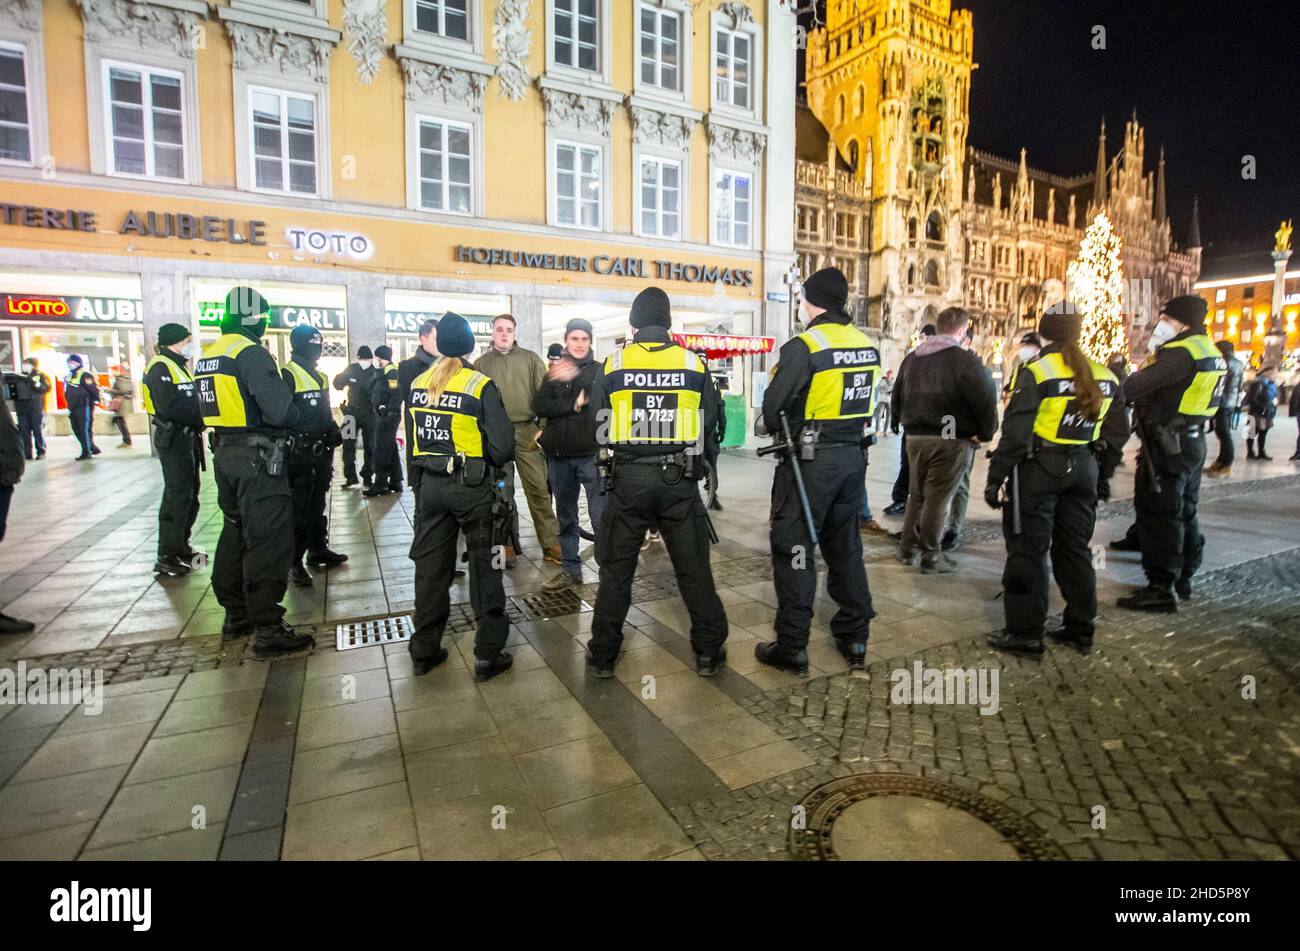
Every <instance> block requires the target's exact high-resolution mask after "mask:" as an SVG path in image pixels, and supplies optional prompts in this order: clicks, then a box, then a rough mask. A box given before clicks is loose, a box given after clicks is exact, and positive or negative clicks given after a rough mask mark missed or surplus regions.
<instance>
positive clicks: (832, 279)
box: [803, 267, 849, 314]
mask: <svg viewBox="0 0 1300 951" xmlns="http://www.w3.org/2000/svg"><path fill="white" fill-rule="evenodd" d="M803 298H804V300H806V301H807V302H808V303H810V304H812V305H813V306H814V307H821V308H824V309H825V310H827V311H829V312H830V313H832V314H843V313H846V307H847V305H848V302H849V282H848V279H847V278H846V277H845V276H844V272H843V271H841V270H840V269H839V268H837V267H824V268H822V269H821V270H820V271H817V272H816V273H815V274H813V275H812V277H810V278H808V280H806V281H804V282H803Z"/></svg>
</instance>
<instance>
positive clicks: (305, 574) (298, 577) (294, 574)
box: [289, 561, 312, 588]
mask: <svg viewBox="0 0 1300 951" xmlns="http://www.w3.org/2000/svg"><path fill="white" fill-rule="evenodd" d="M311 582H312V577H311V572H310V571H308V570H307V569H306V568H304V567H303V566H302V562H301V561H295V562H294V563H293V565H291V566H290V568H289V583H290V584H292V585H294V587H298V588H310V587H311Z"/></svg>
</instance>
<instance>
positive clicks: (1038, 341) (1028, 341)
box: [1002, 330, 1043, 399]
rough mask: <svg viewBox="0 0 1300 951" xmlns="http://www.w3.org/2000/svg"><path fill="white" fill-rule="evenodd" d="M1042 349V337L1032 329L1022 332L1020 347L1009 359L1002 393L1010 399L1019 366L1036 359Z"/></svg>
mask: <svg viewBox="0 0 1300 951" xmlns="http://www.w3.org/2000/svg"><path fill="white" fill-rule="evenodd" d="M1042 349H1043V341H1042V338H1041V337H1039V336H1038V334H1036V333H1034V332H1033V331H1032V330H1031V331H1030V332H1029V333H1027V334H1023V335H1022V336H1021V338H1020V347H1019V349H1017V350H1016V355H1015V357H1014V358H1013V359H1012V361H1011V372H1010V373H1009V374H1007V382H1006V385H1005V386H1003V387H1002V393H1003V395H1004V396H1005V397H1007V398H1008V399H1010V397H1011V393H1012V392H1013V391H1014V390H1015V388H1016V374H1017V373H1019V372H1020V368H1021V367H1022V366H1024V365H1025V364H1026V363H1029V362H1030V361H1032V360H1037V359H1038V354H1039V353H1040V352H1041V351H1042Z"/></svg>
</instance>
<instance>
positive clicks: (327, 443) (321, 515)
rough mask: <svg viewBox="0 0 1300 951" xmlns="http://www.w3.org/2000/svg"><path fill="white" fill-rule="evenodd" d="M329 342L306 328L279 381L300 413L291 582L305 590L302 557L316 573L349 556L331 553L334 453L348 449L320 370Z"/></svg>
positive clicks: (292, 468) (292, 463) (292, 341)
mask: <svg viewBox="0 0 1300 951" xmlns="http://www.w3.org/2000/svg"><path fill="white" fill-rule="evenodd" d="M324 346H325V338H323V337H322V336H321V335H320V331H319V330H317V329H316V328H315V327H310V326H308V325H307V324H299V325H298V326H297V327H294V328H293V331H292V332H291V333H290V334H289V347H290V350H291V352H292V356H291V358H290V360H289V362H288V363H286V364H285V365H284V369H282V370H281V371H280V375H281V376H283V377H284V382H285V383H286V384H288V386H289V389H291V390H292V391H293V401H294V403H295V405H297V407H298V423H297V425H296V426H295V428H294V435H293V451H292V452H291V453H290V454H289V489H290V491H291V492H292V493H293V565H292V567H290V569H289V580H290V581H291V582H293V583H294V584H295V585H298V586H300V587H302V586H306V585H309V584H311V583H312V578H311V573H310V572H309V571H308V570H307V569H306V567H304V565H303V563H302V560H303V555H304V554H305V555H306V556H307V564H309V565H311V566H312V567H313V568H328V567H330V566H332V565H341V564H343V562H345V561H347V560H348V556H347V555H340V554H339V553H338V552H335V551H330V548H329V542H328V540H329V518H328V515H327V513H326V511H325V509H326V505H327V504H328V499H329V492H330V479H331V477H333V475H334V450H335V449H336V448H337V447H338V446H340V445H341V444H342V443H343V434H342V432H341V431H340V429H339V424H338V423H336V422H334V413H333V411H332V410H331V409H330V400H329V392H328V391H327V389H326V386H327V381H326V379H325V374H324V373H321V372H320V370H318V369H316V361H318V360H319V359H320V355H321V350H322V349H323V348H324Z"/></svg>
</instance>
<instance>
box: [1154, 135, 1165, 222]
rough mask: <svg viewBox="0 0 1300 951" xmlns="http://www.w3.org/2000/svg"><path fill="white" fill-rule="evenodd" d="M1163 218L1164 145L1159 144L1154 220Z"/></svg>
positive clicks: (1162, 219)
mask: <svg viewBox="0 0 1300 951" xmlns="http://www.w3.org/2000/svg"><path fill="white" fill-rule="evenodd" d="M1164 220H1165V147H1164V146H1163V145H1162V146H1160V165H1159V166H1158V167H1157V169H1156V221H1164Z"/></svg>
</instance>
